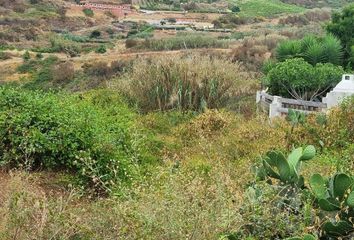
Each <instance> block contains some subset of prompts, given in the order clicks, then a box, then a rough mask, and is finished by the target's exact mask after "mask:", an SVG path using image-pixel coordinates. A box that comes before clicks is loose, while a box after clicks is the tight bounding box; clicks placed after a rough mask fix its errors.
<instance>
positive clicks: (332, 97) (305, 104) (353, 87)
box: [256, 74, 354, 118]
mask: <svg viewBox="0 0 354 240" xmlns="http://www.w3.org/2000/svg"><path fill="white" fill-rule="evenodd" d="M351 96H354V74H344V75H343V76H342V80H341V81H340V82H339V83H338V84H337V86H336V87H335V88H333V90H332V91H330V92H329V93H327V95H326V97H324V98H323V99H322V102H313V101H304V100H297V99H289V98H283V97H280V96H272V95H269V94H268V93H266V91H264V90H263V91H257V96H256V102H257V104H259V105H260V106H261V107H262V108H263V109H264V110H266V111H268V113H269V118H273V117H278V116H282V115H287V114H288V112H289V110H296V111H299V112H303V113H310V112H325V111H327V110H328V109H330V108H332V107H335V106H338V105H340V104H341V102H342V101H343V100H344V99H345V98H347V97H351Z"/></svg>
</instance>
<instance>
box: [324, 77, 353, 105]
mask: <svg viewBox="0 0 354 240" xmlns="http://www.w3.org/2000/svg"><path fill="white" fill-rule="evenodd" d="M352 95H354V75H353V74H345V75H343V77H342V81H340V82H339V83H338V84H337V86H336V87H335V88H334V89H333V90H332V91H331V92H329V93H327V95H326V97H324V98H323V99H322V102H323V103H326V104H327V108H331V107H334V106H337V105H339V104H340V103H341V102H342V100H343V99H344V98H345V97H349V96H352Z"/></svg>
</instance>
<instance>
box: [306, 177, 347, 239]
mask: <svg viewBox="0 0 354 240" xmlns="http://www.w3.org/2000/svg"><path fill="white" fill-rule="evenodd" d="M310 186H311V189H312V192H313V194H314V196H315V197H316V199H317V202H318V206H319V207H320V209H321V210H323V211H324V212H325V217H324V221H323V224H322V230H323V233H324V235H325V236H329V237H345V236H349V235H350V234H351V233H354V178H353V176H348V175H347V174H344V173H338V174H335V175H334V176H333V177H331V178H329V179H324V178H323V177H322V176H321V175H320V174H315V175H313V176H312V177H311V179H310ZM352 237H354V236H353V235H352Z"/></svg>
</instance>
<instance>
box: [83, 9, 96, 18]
mask: <svg viewBox="0 0 354 240" xmlns="http://www.w3.org/2000/svg"><path fill="white" fill-rule="evenodd" d="M82 12H83V13H84V14H85V16H86V17H93V16H94V12H93V11H92V10H91V9H89V8H85V9H84V10H82Z"/></svg>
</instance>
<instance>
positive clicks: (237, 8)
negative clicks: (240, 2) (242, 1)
mask: <svg viewBox="0 0 354 240" xmlns="http://www.w3.org/2000/svg"><path fill="white" fill-rule="evenodd" d="M230 10H231V11H232V12H233V13H239V12H240V11H241V9H240V7H238V6H236V5H234V6H232V7H231V8H230Z"/></svg>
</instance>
